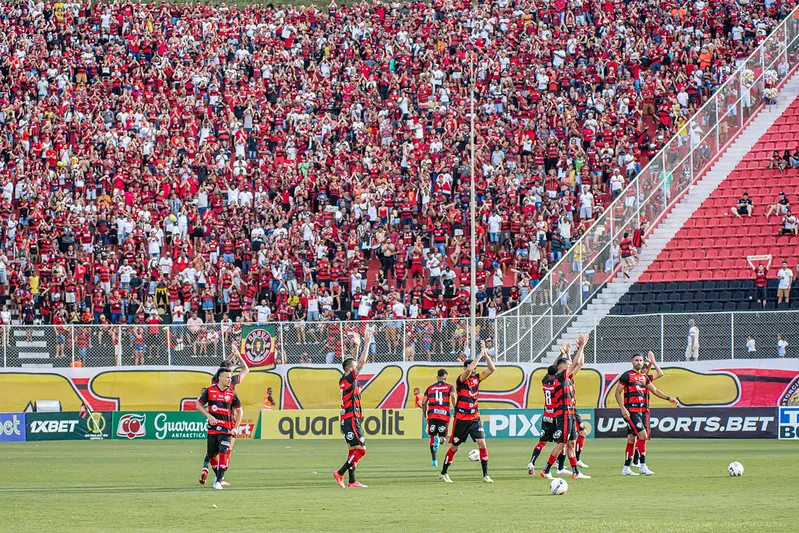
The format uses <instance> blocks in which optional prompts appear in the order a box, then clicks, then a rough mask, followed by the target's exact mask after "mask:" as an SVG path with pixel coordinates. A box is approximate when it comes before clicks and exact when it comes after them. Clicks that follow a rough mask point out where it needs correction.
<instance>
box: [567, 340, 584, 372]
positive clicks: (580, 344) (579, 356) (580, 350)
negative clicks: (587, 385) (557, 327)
mask: <svg viewBox="0 0 799 533" xmlns="http://www.w3.org/2000/svg"><path fill="white" fill-rule="evenodd" d="M586 344H588V335H586V334H585V333H580V334H579V335H577V353H576V354H575V355H574V360H573V361H572V362H571V364H570V365H569V371H568V372H569V373H568V375H569V376H573V375H575V374H576V373H577V372H579V371H580V369H581V368H582V367H583V364H584V363H585V345H586Z"/></svg>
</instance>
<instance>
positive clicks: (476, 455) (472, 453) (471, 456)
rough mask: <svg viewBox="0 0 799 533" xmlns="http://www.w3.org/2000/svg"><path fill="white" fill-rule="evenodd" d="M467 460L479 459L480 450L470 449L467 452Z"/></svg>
mask: <svg viewBox="0 0 799 533" xmlns="http://www.w3.org/2000/svg"><path fill="white" fill-rule="evenodd" d="M469 460H470V461H479V460H480V450H472V451H470V452H469Z"/></svg>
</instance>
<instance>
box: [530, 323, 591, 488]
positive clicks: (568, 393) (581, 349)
mask: <svg viewBox="0 0 799 533" xmlns="http://www.w3.org/2000/svg"><path fill="white" fill-rule="evenodd" d="M587 342H588V335H585V334H583V333H581V334H580V335H578V336H577V354H576V355H575V357H574V361H572V362H571V363H569V361H568V359H567V358H565V357H559V358H558V360H557V361H556V362H555V365H556V366H557V367H558V373H557V374H555V379H554V381H555V389H554V402H553V403H554V406H555V413H554V419H555V432H554V433H553V435H552V437H553V438H554V440H555V442H557V444H556V445H555V448H554V449H553V450H552V454H551V455H550V456H549V459H548V460H547V466H546V467H545V468H544V471H543V472H541V477H543V478H546V479H552V474H550V473H549V471H550V469H551V468H552V465H553V464H555V461H557V460H558V455H560V452H561V451H562V450H563V449H564V448H566V455H567V456H568V458H569V464H570V465H571V467H572V478H573V479H591V476H586V475H585V474H583V473H581V472H580V471H579V470H578V469H577V457H576V456H575V452H574V448H575V441H576V440H577V417H576V416H575V409H574V382H573V381H572V378H573V377H574V375H575V374H577V372H579V371H580V369H581V368H582V367H583V363H584V360H585V345H586V343H587Z"/></svg>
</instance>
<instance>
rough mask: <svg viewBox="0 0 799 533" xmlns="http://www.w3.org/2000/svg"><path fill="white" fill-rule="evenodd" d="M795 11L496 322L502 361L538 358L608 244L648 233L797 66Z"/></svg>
mask: <svg viewBox="0 0 799 533" xmlns="http://www.w3.org/2000/svg"><path fill="white" fill-rule="evenodd" d="M797 13H799V8H797V9H795V10H794V12H793V13H792V14H791V15H789V16H788V17H787V18H786V19H785V20H784V21H783V22H782V23H781V24H780V25H779V26H778V27H777V28H775V29H774V31H772V33H771V34H770V35H769V36H768V37H767V38H766V39H765V40H764V42H763V43H762V44H761V46H760V47H759V48H758V49H757V50H755V51H754V52H753V53H752V55H751V56H749V57H748V58H747V59H746V60H745V61H742V62H741V63H740V64H739V65H738V69H737V70H736V71H735V72H734V73H733V74H732V75H731V76H730V77H729V78H728V79H727V81H725V82H724V83H723V84H722V85H721V86H720V87H718V88H716V93H715V97H714V98H710V99H709V100H707V101H706V102H705V104H704V105H703V106H702V107H701V108H700V109H699V110H698V111H697V112H696V113H695V114H694V115H693V117H691V119H690V120H689V121H688V123H687V124H686V126H685V127H684V128H681V129H680V131H679V132H677V134H675V135H674V137H673V138H672V139H671V140H670V141H669V142H668V143H667V144H666V145H665V146H664V147H663V149H662V150H661V151H660V152H659V153H658V154H657V155H656V156H655V157H654V158H652V160H651V161H650V162H649V164H648V165H647V166H646V167H645V168H644V169H643V170H642V171H641V172H640V173H639V174H638V176H637V177H636V179H634V180H633V181H632V182H630V184H629V185H628V186H627V187H626V189H625V190H624V191H623V192H622V194H621V195H620V196H619V197H618V198H617V199H616V200H615V201H614V202H613V203H612V204H611V206H610V207H609V208H608V209H607V210H606V211H605V212H604V213H603V214H602V215H600V216H599V217H598V218H597V220H596V221H595V222H594V223H593V225H592V226H591V227H590V228H589V229H588V230H587V231H586V232H585V234H584V235H583V237H582V238H581V239H580V240H579V241H577V243H575V244H574V245H573V246H572V247H571V248H570V249H569V250H568V251H567V252H566V253H565V254H564V256H563V258H562V259H561V260H560V261H559V262H558V263H557V264H556V265H555V266H554V267H553V268H552V270H551V271H550V272H549V273H548V274H547V275H546V276H544V277H543V278H542V279H541V280H540V282H539V283H538V285H536V287H535V288H534V289H533V290H532V291H530V294H528V296H527V297H526V298H525V299H524V301H523V302H522V303H521V304H520V305H519V306H518V307H516V308H515V309H512V310H510V311H508V312H506V313H504V314H503V315H501V316H500V317H499V319H498V320H499V322H500V323H502V322H505V323H507V324H508V326H509V327H510V330H511V333H510V337H509V339H510V341H511V342H509V343H508V344H507V349H508V350H510V352H509V353H507V354H506V355H507V356H508V357H509V358H511V359H512V358H517V357H519V358H521V359H522V360H524V355H525V352H526V350H528V349H529V350H531V351H532V352H533V358H534V359H538V358H540V357H541V356H543V354H545V353H546V352H547V351H548V350H549V349H550V348H551V347H552V345H553V344H554V343H555V342H556V341H557V339H558V338H559V337H560V335H561V334H562V333H563V332H564V331H565V330H566V328H567V327H568V325H569V324H570V323H571V322H573V321H574V319H575V318H576V316H577V313H578V312H579V311H581V310H582V309H584V308H585V306H586V305H587V304H588V303H589V302H590V301H591V299H592V298H593V297H594V296H596V294H597V293H598V292H599V291H601V290H602V288H603V287H604V286H605V285H606V284H607V282H608V281H609V280H610V279H611V278H612V277H613V275H614V274H615V273H616V272H617V271H618V268H619V259H618V249H617V247H615V246H614V243H616V245H617V244H618V242H619V241H621V240H622V238H623V236H624V234H625V233H629V234H630V235H631V236H632V235H633V233H634V232H635V231H636V230H640V231H642V232H643V234H647V233H648V232H649V231H651V230H652V229H653V228H654V227H655V226H656V224H657V222H658V221H659V220H660V219H661V218H662V217H663V216H665V215H666V214H667V213H668V212H669V211H670V210H671V209H672V208H673V206H674V205H675V204H676V202H677V200H679V198H680V196H681V195H683V194H685V193H686V191H688V190H689V188H690V185H691V184H693V183H694V182H696V181H697V180H698V179H699V178H700V177H701V176H702V174H703V173H704V172H705V171H706V170H707V169H709V167H710V165H711V163H712V162H713V161H714V160H715V158H716V156H717V155H719V154H720V153H721V152H722V151H723V150H724V149H725V148H726V147H727V146H728V143H729V142H730V141H732V140H733V139H734V138H735V136H736V135H737V134H739V133H741V132H742V131H743V129H744V128H745V126H746V125H747V121H748V120H749V119H750V118H752V117H753V116H754V115H755V114H756V112H757V111H759V110H760V109H762V108H763V107H764V106H765V102H764V98H763V97H764V90H765V89H766V87H767V84H768V85H769V86H772V87H778V86H779V85H780V84H782V83H783V82H784V81H785V80H787V78H788V75H789V74H790V73H791V72H793V70H794V69H795V67H796V66H797V65H799V19H797V17H796V14H797ZM766 78H768V82H767V80H766ZM525 316H534V317H536V318H535V319H534V320H533V322H532V323H531V324H530V326H529V328H527V329H524V330H522V329H520V328H515V326H514V321H517V322H518V323H520V322H522V321H523V320H524V319H523V318H522V317H525ZM514 329H517V330H518V336H517V333H515V332H513V330H514ZM501 341H502V334H500V342H501ZM500 352H501V353H504V352H503V351H502V350H501V351H500Z"/></svg>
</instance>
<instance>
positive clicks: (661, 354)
mask: <svg viewBox="0 0 799 533" xmlns="http://www.w3.org/2000/svg"><path fill="white" fill-rule="evenodd" d="M660 362H661V363H662V362H663V313H661V314H660Z"/></svg>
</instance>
